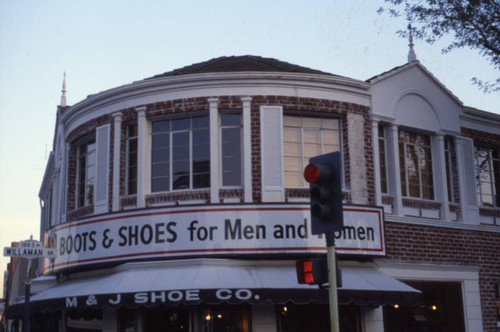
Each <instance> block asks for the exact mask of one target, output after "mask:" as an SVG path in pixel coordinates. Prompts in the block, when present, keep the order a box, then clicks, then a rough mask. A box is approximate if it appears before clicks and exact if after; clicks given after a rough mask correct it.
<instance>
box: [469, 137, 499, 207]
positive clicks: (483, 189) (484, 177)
mask: <svg viewBox="0 0 500 332" xmlns="http://www.w3.org/2000/svg"><path fill="white" fill-rule="evenodd" d="M474 157H475V160H476V184H477V197H478V201H479V204H480V205H481V206H485V207H500V158H499V149H495V148H491V147H482V146H476V147H475V150H474Z"/></svg>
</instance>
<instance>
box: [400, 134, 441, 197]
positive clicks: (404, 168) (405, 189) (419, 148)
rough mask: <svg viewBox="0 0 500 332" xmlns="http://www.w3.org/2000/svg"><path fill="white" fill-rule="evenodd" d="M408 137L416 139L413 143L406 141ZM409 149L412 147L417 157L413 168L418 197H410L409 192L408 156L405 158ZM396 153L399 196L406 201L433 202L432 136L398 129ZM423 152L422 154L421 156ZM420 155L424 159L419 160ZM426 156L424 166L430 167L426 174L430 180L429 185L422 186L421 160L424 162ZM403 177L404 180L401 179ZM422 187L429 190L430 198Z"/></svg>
mask: <svg viewBox="0 0 500 332" xmlns="http://www.w3.org/2000/svg"><path fill="white" fill-rule="evenodd" d="M402 133H404V134H403V137H404V140H403V141H402V140H401V138H402V137H401V136H402ZM410 135H414V136H415V137H416V141H415V142H411V141H408V140H407V138H408V136H410ZM422 138H425V139H426V140H428V142H429V143H428V145H427V144H425V141H424V142H422ZM409 147H413V148H414V149H415V156H416V157H417V160H416V163H414V164H415V166H416V168H417V169H416V170H415V171H416V175H417V177H418V191H419V193H418V196H415V195H412V194H411V193H412V190H411V184H410V181H409V174H408V173H409V172H408V156H407V151H408V148H409ZM398 151H399V161H400V165H399V166H400V167H399V168H400V182H401V195H402V197H404V198H408V199H422V200H431V201H434V200H435V199H436V193H435V182H436V181H435V179H434V165H433V158H432V154H433V146H432V136H431V135H429V134H427V133H423V132H419V131H413V130H411V129H407V128H399V129H398ZM422 152H423V154H422ZM422 155H423V156H424V158H421V157H422ZM427 156H428V158H429V160H428V161H426V162H425V164H426V166H428V167H430V171H427V172H426V173H428V174H427V175H428V178H430V180H431V184H430V186H429V185H426V186H424V184H423V176H422V174H423V171H422V166H421V162H422V160H424V161H425V160H426V159H427ZM403 175H404V178H403ZM413 187H415V184H413ZM424 187H427V188H430V190H429V193H430V197H426V194H425V193H426V192H425V191H424Z"/></svg>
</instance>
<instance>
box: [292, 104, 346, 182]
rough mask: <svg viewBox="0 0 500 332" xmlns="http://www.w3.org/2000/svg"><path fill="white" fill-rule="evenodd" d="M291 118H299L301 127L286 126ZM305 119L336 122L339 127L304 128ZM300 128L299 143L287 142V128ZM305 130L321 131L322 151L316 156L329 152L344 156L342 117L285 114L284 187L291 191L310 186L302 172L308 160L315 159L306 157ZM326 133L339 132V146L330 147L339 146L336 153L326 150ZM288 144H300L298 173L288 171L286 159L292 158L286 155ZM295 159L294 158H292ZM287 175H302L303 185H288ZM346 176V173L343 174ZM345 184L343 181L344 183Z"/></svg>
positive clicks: (307, 113)
mask: <svg viewBox="0 0 500 332" xmlns="http://www.w3.org/2000/svg"><path fill="white" fill-rule="evenodd" d="M289 117H293V118H299V119H300V125H299V126H291V125H288V126H287V125H286V124H285V123H286V118H289ZM303 118H309V119H319V120H320V121H322V120H334V121H336V123H337V126H336V128H335V129H329V128H326V127H320V128H318V127H315V128H313V127H307V126H304V124H303V122H302V119H303ZM287 127H288V128H299V130H300V134H299V138H298V141H297V142H291V141H287V140H286V137H285V132H286V128H287ZM304 129H306V130H307V129H309V130H317V131H319V137H320V142H319V148H320V151H319V153H318V154H316V155H321V154H325V153H329V152H334V151H339V152H340V153H341V154H342V155H343V142H342V119H341V117H340V116H336V115H330V114H311V113H310V112H300V111H299V112H287V111H285V112H283V159H284V162H283V173H284V187H285V188H290V189H300V188H307V187H308V186H309V184H308V183H307V182H306V181H305V179H304V177H303V176H302V171H303V169H304V168H305V167H306V166H307V164H308V162H309V161H308V159H309V158H311V157H313V156H309V157H308V156H306V155H307V154H306V153H305V150H306V149H305V146H304V145H305V144H307V143H305V142H304V132H305V130H304ZM326 131H337V137H338V141H337V142H338V144H330V145H333V146H335V145H338V149H337V150H334V151H328V150H326V149H325V147H326V144H325V142H324V140H325V134H324V133H325V132H326ZM287 143H297V144H300V156H299V157H296V158H300V160H301V167H300V171H299V172H297V171H290V170H289V169H287V162H286V159H287V157H290V156H289V155H287V154H286V152H287V149H286V144H287ZM292 157H293V156H292ZM287 173H300V179H301V181H302V185H300V186H296V185H288V184H287ZM342 173H343V174H344V172H342ZM342 182H343V181H342Z"/></svg>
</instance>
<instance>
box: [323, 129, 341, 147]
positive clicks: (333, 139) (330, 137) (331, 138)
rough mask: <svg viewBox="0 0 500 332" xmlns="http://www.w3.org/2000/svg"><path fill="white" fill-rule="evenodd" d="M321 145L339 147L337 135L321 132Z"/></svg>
mask: <svg viewBox="0 0 500 332" xmlns="http://www.w3.org/2000/svg"><path fill="white" fill-rule="evenodd" d="M323 144H334V145H339V133H338V132H337V131H323Z"/></svg>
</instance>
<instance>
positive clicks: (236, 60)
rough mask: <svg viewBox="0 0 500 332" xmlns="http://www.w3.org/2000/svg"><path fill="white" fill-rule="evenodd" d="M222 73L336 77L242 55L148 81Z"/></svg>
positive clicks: (221, 58)
mask: <svg viewBox="0 0 500 332" xmlns="http://www.w3.org/2000/svg"><path fill="white" fill-rule="evenodd" d="M223 72H224V73H227V72H288V73H303V74H319V75H329V76H336V75H333V74H330V73H326V72H322V71H320V70H316V69H311V68H307V67H302V66H298V65H294V64H291V63H288V62H284V61H280V60H276V59H272V58H263V57H260V56H255V55H243V56H229V57H227V56H223V57H219V58H213V59H211V60H208V61H205V62H200V63H195V64H192V65H190V66H186V67H182V68H179V69H174V70H172V71H169V72H166V73H163V74H159V75H155V76H153V77H150V78H149V79H151V78H160V77H170V76H179V75H189V74H202V73H223Z"/></svg>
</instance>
